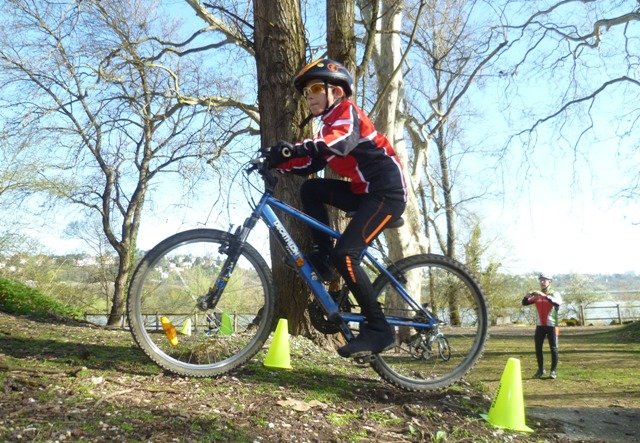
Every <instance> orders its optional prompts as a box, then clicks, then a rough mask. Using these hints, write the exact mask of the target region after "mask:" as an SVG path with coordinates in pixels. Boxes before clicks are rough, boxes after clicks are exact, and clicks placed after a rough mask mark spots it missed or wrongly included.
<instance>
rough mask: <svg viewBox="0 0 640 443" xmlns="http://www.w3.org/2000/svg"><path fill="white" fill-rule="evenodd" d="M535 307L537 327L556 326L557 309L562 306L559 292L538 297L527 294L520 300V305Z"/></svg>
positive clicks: (534, 294)
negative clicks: (533, 305)
mask: <svg viewBox="0 0 640 443" xmlns="http://www.w3.org/2000/svg"><path fill="white" fill-rule="evenodd" d="M532 304H535V305H536V309H537V310H538V321H537V322H536V324H537V325H538V326H558V308H559V307H560V305H561V304H562V296H561V295H560V293H559V292H550V293H545V294H544V295H539V294H536V293H529V294H527V295H525V296H524V298H523V299H522V305H523V306H526V305H532Z"/></svg>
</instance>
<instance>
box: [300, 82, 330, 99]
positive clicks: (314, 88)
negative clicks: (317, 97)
mask: <svg viewBox="0 0 640 443" xmlns="http://www.w3.org/2000/svg"><path fill="white" fill-rule="evenodd" d="M327 87H328V88H331V89H333V88H334V87H333V86H331V85H327ZM321 92H324V83H314V84H313V85H310V86H307V87H305V88H302V95H303V96H305V97H307V96H308V95H309V94H320V93H321Z"/></svg>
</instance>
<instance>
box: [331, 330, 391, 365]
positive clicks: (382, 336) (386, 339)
mask: <svg viewBox="0 0 640 443" xmlns="http://www.w3.org/2000/svg"><path fill="white" fill-rule="evenodd" d="M395 345H396V338H395V335H394V334H393V329H391V327H390V326H388V325H387V326H386V327H385V328H384V329H382V330H379V329H371V328H370V327H368V326H366V325H361V327H360V334H359V335H358V336H357V337H356V338H354V339H353V340H351V341H350V342H349V343H347V344H346V345H344V346H342V347H341V348H338V354H339V355H340V357H344V358H349V357H354V358H357V357H364V356H366V355H371V354H379V353H381V352H384V351H386V350H389V349H391V348H393V347H394V346H395Z"/></svg>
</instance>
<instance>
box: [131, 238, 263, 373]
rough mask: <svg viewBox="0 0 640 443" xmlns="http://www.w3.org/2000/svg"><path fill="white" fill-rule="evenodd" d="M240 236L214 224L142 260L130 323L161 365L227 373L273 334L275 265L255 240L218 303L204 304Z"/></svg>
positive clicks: (187, 370) (174, 240)
mask: <svg viewBox="0 0 640 443" xmlns="http://www.w3.org/2000/svg"><path fill="white" fill-rule="evenodd" d="M234 239H235V236H234V235H232V234H229V233H227V232H224V231H218V230H212V229H195V230H191V231H185V232H181V233H179V234H176V235H173V236H171V237H169V238H167V239H166V240H164V241H162V242H161V243H159V244H158V245H157V246H155V247H154V248H153V249H151V250H150V251H149V252H148V253H147V254H146V255H145V257H144V258H143V259H142V261H141V262H140V264H139V265H138V267H137V269H136V271H135V273H134V275H133V279H132V281H131V285H130V287H129V294H128V297H127V314H128V318H129V326H130V328H131V333H132V334H133V338H134V339H135V341H136V343H137V344H138V345H139V346H140V348H141V349H142V350H143V351H144V352H145V353H146V354H147V355H148V356H149V357H150V358H151V359H152V360H153V361H154V362H155V363H157V364H158V365H159V366H161V367H162V368H164V369H166V370H168V371H170V372H173V373H176V374H181V375H187V376H192V377H208V376H215V375H220V374H224V373H227V372H229V371H231V370H232V369H234V368H236V367H238V366H240V365H242V364H243V363H245V362H246V361H247V360H249V359H250V358H251V357H253V356H254V355H255V354H256V353H257V352H258V351H259V350H260V349H261V348H262V346H263V344H264V342H265V341H266V339H267V338H268V336H269V333H270V331H271V328H272V326H273V323H274V321H273V318H274V315H275V314H274V313H275V293H274V291H273V284H272V280H271V271H270V269H269V266H268V265H267V263H266V262H265V261H264V259H263V258H262V257H261V256H260V254H259V253H258V251H256V250H255V249H254V248H253V247H252V246H250V245H249V244H244V245H243V247H242V251H241V253H240V258H239V260H238V262H237V264H236V266H235V269H234V271H233V273H232V274H231V276H230V279H229V280H228V281H227V284H226V287H225V289H224V291H223V292H222V295H221V296H220V298H219V299H218V301H217V302H216V303H215V305H214V306H212V307H211V308H210V309H208V310H206V311H202V310H200V309H199V308H198V306H197V302H198V299H199V298H200V297H202V296H204V295H205V294H206V293H207V292H208V291H209V288H210V287H211V286H212V285H214V283H215V282H216V279H217V278H218V276H219V274H220V270H221V268H222V267H223V265H224V264H225V261H226V259H227V253H226V251H227V249H228V248H227V246H228V245H229V243H230V241H232V240H234ZM165 328H167V329H166V330H165Z"/></svg>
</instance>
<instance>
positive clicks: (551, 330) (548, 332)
mask: <svg viewBox="0 0 640 443" xmlns="http://www.w3.org/2000/svg"><path fill="white" fill-rule="evenodd" d="M545 337H547V338H548V339H549V347H550V348H551V370H552V371H555V370H556V368H557V367H558V337H557V336H556V328H555V326H540V325H538V326H536V335H535V342H536V359H537V360H538V369H539V370H540V371H542V370H543V369H544V357H543V355H542V345H543V344H544V339H545Z"/></svg>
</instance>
